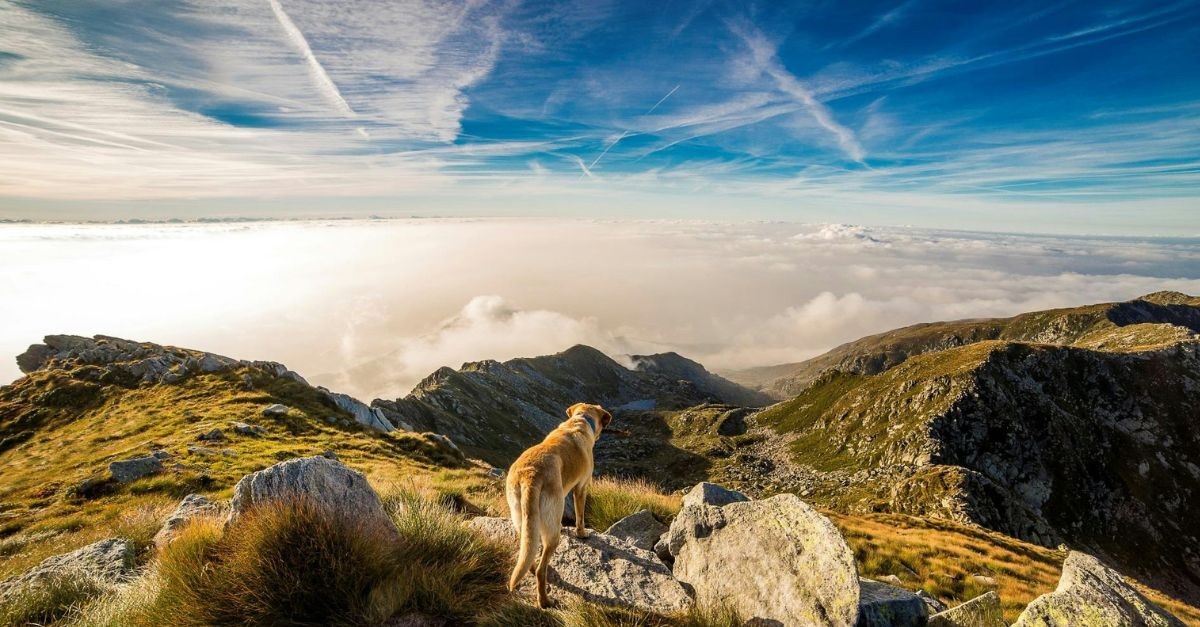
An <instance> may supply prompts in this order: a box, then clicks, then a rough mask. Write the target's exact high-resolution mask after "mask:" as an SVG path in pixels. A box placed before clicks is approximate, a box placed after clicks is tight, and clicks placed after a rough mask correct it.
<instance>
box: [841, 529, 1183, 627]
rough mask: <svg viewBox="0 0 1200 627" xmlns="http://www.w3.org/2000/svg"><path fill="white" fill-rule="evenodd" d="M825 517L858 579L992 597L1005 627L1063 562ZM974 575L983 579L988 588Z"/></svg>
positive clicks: (1026, 551) (965, 537) (1169, 605)
mask: <svg viewBox="0 0 1200 627" xmlns="http://www.w3.org/2000/svg"><path fill="white" fill-rule="evenodd" d="M826 515H828V516H829V517H830V518H831V519H832V520H833V522H834V524H836V525H837V527H838V528H839V529H840V530H841V531H842V534H843V535H844V536H845V538H846V541H847V542H848V543H849V544H850V547H851V548H852V549H853V550H854V557H855V561H857V562H858V569H859V573H860V574H861V575H862V576H864V577H871V578H879V577H882V576H884V575H895V576H897V577H899V578H900V580H901V582H902V585H903V586H904V587H906V588H909V589H911V590H918V589H921V590H925V591H926V592H928V593H929V594H931V595H933V596H935V597H937V598H938V599H941V600H942V601H944V602H945V603H947V604H948V605H951V606H954V605H958V604H959V603H962V602H964V601H967V600H970V599H972V598H974V597H976V596H978V595H980V594H983V593H984V592H987V591H989V590H995V591H996V592H997V594H999V595H1000V601H1001V604H1002V607H1003V610H1004V617H1005V619H1006V620H1008V621H1009V622H1010V623H1011V622H1013V621H1015V620H1016V618H1017V616H1018V615H1020V613H1021V611H1022V610H1023V609H1025V606H1026V605H1027V604H1028V603H1029V602H1030V601H1032V600H1033V599H1035V598H1037V597H1038V596H1041V595H1042V594H1045V593H1047V592H1051V591H1053V590H1054V589H1055V588H1056V587H1057V586H1058V579H1059V575H1061V573H1062V561H1063V559H1065V558H1066V554H1065V553H1063V552H1060V551H1055V550H1051V549H1047V548H1044V547H1040V546H1037V545H1034V544H1029V543H1026V542H1022V541H1020V540H1016V539H1014V538H1010V537H1008V536H1005V535H1003V534H999V533H995V532H992V531H987V530H984V529H979V528H976V527H970V526H966V525H961V524H958V523H954V522H950V521H945V520H938V519H926V518H916V517H912V516H904V515H899V514H870V515H861V516H846V515H842V514H837V513H830V512H826ZM975 575H983V576H986V577H991V578H992V579H994V580H995V582H996V584H995V585H994V586H993V585H989V584H987V583H984V582H983V581H980V580H977V579H975V578H974V576H975ZM1139 588H1140V589H1141V591H1142V593H1143V594H1146V595H1147V596H1148V597H1149V598H1150V599H1151V600H1152V601H1154V602H1155V603H1158V604H1159V605H1162V606H1163V607H1165V608H1166V609H1167V610H1169V611H1171V612H1172V613H1174V614H1175V615H1176V616H1177V617H1179V618H1180V619H1182V620H1184V621H1185V622H1187V623H1188V624H1191V625H1200V610H1198V609H1197V608H1195V607H1192V606H1189V605H1186V604H1184V603H1181V602H1179V601H1175V600H1173V599H1171V598H1169V597H1167V596H1165V595H1163V594H1161V593H1159V592H1157V591H1155V590H1151V589H1148V588H1145V587H1144V586H1139Z"/></svg>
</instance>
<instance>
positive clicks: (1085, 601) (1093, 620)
mask: <svg viewBox="0 0 1200 627" xmlns="http://www.w3.org/2000/svg"><path fill="white" fill-rule="evenodd" d="M1093 625H1095V626H1100V625H1135V626H1138V627H1168V626H1169V627H1183V623H1182V622H1181V621H1180V620H1179V619H1177V618H1175V617H1174V616H1172V615H1170V614H1169V613H1167V611H1166V610H1164V609H1162V608H1161V607H1158V606H1157V605H1155V604H1154V603H1151V602H1150V601H1149V600H1148V599H1147V598H1146V597H1144V596H1142V595H1141V594H1140V593H1139V592H1138V591H1137V590H1135V589H1134V588H1133V586H1131V585H1129V584H1128V583H1126V582H1125V580H1124V579H1123V578H1122V577H1121V575H1120V574H1118V573H1117V572H1116V571H1114V570H1113V569H1111V568H1109V567H1107V566H1105V565H1104V564H1101V563H1100V561H1099V560H1097V559H1096V558H1095V557H1092V556H1091V555H1087V554H1086V553H1080V552H1077V551H1072V552H1071V553H1070V554H1068V555H1067V559H1066V561H1064V562H1063V572H1062V577H1061V578H1060V579H1059V580H1058V588H1057V589H1055V591H1054V592H1051V593H1049V594H1043V595H1042V596H1040V597H1038V598H1036V599H1034V600H1033V602H1032V603H1030V604H1029V605H1028V606H1027V607H1026V608H1025V611H1023V612H1021V616H1020V617H1018V618H1017V622H1016V623H1015V624H1014V626H1013V627H1071V626H1078V627H1091V626H1093Z"/></svg>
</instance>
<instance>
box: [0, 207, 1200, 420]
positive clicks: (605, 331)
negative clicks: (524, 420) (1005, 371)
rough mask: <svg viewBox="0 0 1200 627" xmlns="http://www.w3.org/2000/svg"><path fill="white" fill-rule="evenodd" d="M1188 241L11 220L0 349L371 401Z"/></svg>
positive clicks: (755, 348)
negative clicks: (166, 349) (434, 378)
mask: <svg viewBox="0 0 1200 627" xmlns="http://www.w3.org/2000/svg"><path fill="white" fill-rule="evenodd" d="M1198 244H1200V242H1197V240H1195V239H1136V238H1082V237H1049V236H1020V235H996V234H976V233H965V232H947V231H930V230H918V229H902V228H888V229H882V228H867V227H861V226H851V225H839V224H813V225H801V224H791V223H743V224H728V223H706V222H664V221H657V222H652V221H642V222H629V221H590V220H573V221H572V220H396V221H333V222H321V221H315V222H279V223H255V224H214V225H170V226H162V225H144V226H123V225H90V226H69V225H61V226H60V225H9V226H3V227H0V285H4V286H6V287H5V294H6V298H5V299H3V300H2V301H0V319H3V320H5V325H4V326H3V328H0V354H7V355H10V356H12V355H15V354H17V353H18V352H20V351H22V350H24V348H25V347H26V346H27V345H28V344H30V343H32V342H35V341H37V340H38V339H39V338H40V337H41V336H43V335H45V334H49V333H78V334H89V335H90V334H96V333H104V334H110V335H118V336H124V337H130V338H133V339H140V340H150V341H156V342H161V343H171V344H177V345H181V346H189V347H194V348H200V349H204V350H211V351H215V352H219V353H223V354H227V355H231V356H236V357H242V358H255V359H272V360H277V361H281V362H283V363H286V364H288V365H289V366H290V367H292V368H293V369H296V370H297V371H299V372H301V373H302V374H304V375H306V376H308V377H309V378H311V379H314V380H315V381H316V382H318V383H323V384H326V385H329V386H331V387H334V388H336V389H340V390H344V391H348V392H352V393H354V394H357V395H360V396H363V397H375V396H382V397H395V396H399V395H402V394H403V393H405V392H407V391H408V390H409V389H410V388H411V387H412V386H413V385H415V384H416V383H417V382H418V381H419V380H420V379H421V378H422V377H424V376H426V375H428V374H429V373H431V372H432V371H433V370H435V369H437V368H438V367H441V366H450V367H454V368H457V367H459V366H460V365H461V364H462V363H463V362H465V361H475V360H480V359H509V358H512V357H518V356H531V355H537V354H546V353H552V352H557V351H560V350H563V349H565V348H567V347H569V346H571V345H572V344H576V343H585V344H590V345H593V346H596V347H597V348H600V349H601V350H604V351H605V352H608V353H609V354H612V355H614V356H616V355H620V354H631V353H652V352H661V351H666V350H675V351H678V352H680V353H682V354H685V355H688V356H690V357H692V358H695V359H698V360H699V361H701V362H702V363H704V364H706V365H707V366H709V367H712V368H726V369H732V368H743V367H751V366H758V365H767V364H774V363H781V362H789V361H795V360H799V359H804V358H807V357H811V356H814V355H816V354H818V353H820V352H822V351H824V350H827V349H829V348H832V347H833V346H836V345H838V344H840V343H843V342H846V341H850V340H853V339H856V338H858V337H861V336H863V335H867V334H870V333H876V332H880V331H884V330H887V329H891V328H894V327H898V326H902V325H905V324H911V323H916V322H923V321H931V320H945V319H958V318H968V317H980V316H1004V315H1012V314H1016V313H1019V312H1022V311H1029V310H1035V309H1044V308H1050V307H1065V306H1073V305H1079V304H1084V303H1091V302H1102V301H1113V300H1124V299H1129V298H1133V297H1136V296H1139V295H1141V294H1145V293H1148V292H1152V291H1157V290H1162V289H1176V290H1180V291H1184V292H1190V293H1194V294H1195V293H1200V245H1198ZM148 260H152V261H148ZM4 364H5V365H3V368H2V369H0V379H12V378H14V377H16V376H17V375H18V372H17V370H16V368H15V365H14V364H13V362H12V361H11V360H8V361H6V362H4Z"/></svg>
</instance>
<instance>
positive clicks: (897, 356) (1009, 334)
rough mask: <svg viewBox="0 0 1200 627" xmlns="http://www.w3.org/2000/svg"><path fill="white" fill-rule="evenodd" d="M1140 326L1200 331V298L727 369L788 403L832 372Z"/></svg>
mask: <svg viewBox="0 0 1200 627" xmlns="http://www.w3.org/2000/svg"><path fill="white" fill-rule="evenodd" d="M1139 324H1169V325H1173V326H1175V327H1180V329H1178V332H1180V333H1187V332H1189V331H1190V332H1200V298H1196V297H1192V296H1188V295H1186V294H1180V293H1179V292H1155V293H1153V294H1147V295H1145V296H1142V297H1141V298H1138V299H1135V300H1131V301H1127V302H1121V303H1102V304H1097V305H1087V306H1083V307H1070V308H1064V309H1051V310H1047V311H1037V312H1030V313H1024V314H1020V315H1017V316H1013V317H1011V318H991V319H981V320H957V321H951V322H932V323H924V324H916V325H912V326H908V327H903V328H900V329H894V330H892V331H887V332H884V333H879V334H876V335H871V336H868V337H864V338H862V339H859V340H855V341H853V342H848V343H846V344H842V345H841V346H838V347H837V348H834V349H833V350H830V351H829V352H827V353H824V354H822V355H819V356H817V357H814V358H812V359H809V360H807V361H802V362H798V363H794V364H780V365H776V366H766V367H761V368H751V369H746V370H738V371H726V372H722V374H723V375H724V376H725V377H727V378H729V379H731V380H733V381H735V382H737V383H739V384H742V385H744V386H747V387H750V388H753V389H756V390H760V391H762V392H763V393H765V394H768V395H770V396H771V397H772V398H775V399H777V400H784V399H788V398H791V397H793V396H795V395H797V394H799V393H801V392H803V391H804V389H805V388H807V387H808V386H809V385H810V384H811V383H812V382H813V381H815V380H816V379H817V378H818V377H820V376H821V375H822V374H823V373H825V372H829V371H831V370H838V371H841V372H847V373H853V374H876V373H878V372H882V371H884V370H887V369H888V368H891V367H893V366H895V365H897V364H899V363H901V362H903V361H904V360H906V359H908V358H909V357H912V356H914V355H920V354H923V353H928V352H932V351H939V350H945V349H948V348H954V347H956V346H964V345H967V344H973V343H975V342H982V341H987V340H1008V341H1018V342H1036V343H1040V344H1062V345H1075V344H1080V343H1087V342H1089V341H1092V340H1091V339H1089V338H1095V337H1097V336H1107V335H1109V334H1111V333H1112V332H1113V331H1115V330H1116V329H1117V328H1120V327H1127V326H1131V325H1139Z"/></svg>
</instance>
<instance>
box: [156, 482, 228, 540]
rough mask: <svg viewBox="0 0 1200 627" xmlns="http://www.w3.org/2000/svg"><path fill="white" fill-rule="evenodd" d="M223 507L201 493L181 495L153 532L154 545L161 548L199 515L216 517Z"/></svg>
mask: <svg viewBox="0 0 1200 627" xmlns="http://www.w3.org/2000/svg"><path fill="white" fill-rule="evenodd" d="M222 511H224V508H223V507H222V506H221V505H219V504H217V503H214V502H212V501H210V500H208V497H206V496H204V495H203V494H189V495H187V496H185V497H183V500H182V501H180V502H179V505H178V506H177V507H176V508H175V511H174V512H171V515H170V516H168V517H167V520H166V521H164V522H163V526H162V528H161V529H159V530H158V533H156V534H154V545H155V546H157V547H158V548H160V549H161V548H162V547H164V546H167V545H168V544H170V543H171V541H172V540H174V539H175V535H176V534H177V533H178V532H179V530H180V529H182V528H183V526H184V525H186V524H187V523H189V522H191V521H192V520H193V519H195V518H199V517H201V516H213V517H216V516H218V515H220V514H221V512H222Z"/></svg>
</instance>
